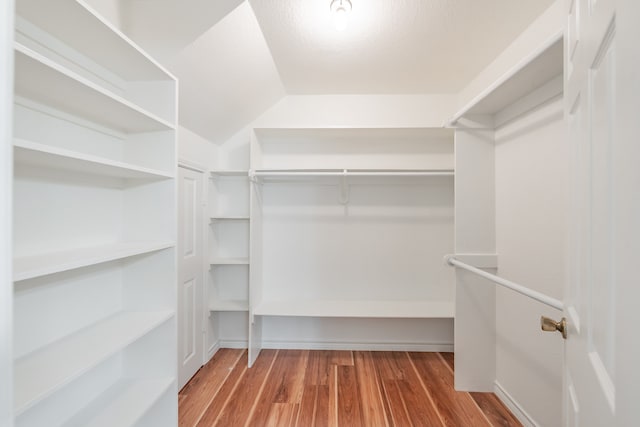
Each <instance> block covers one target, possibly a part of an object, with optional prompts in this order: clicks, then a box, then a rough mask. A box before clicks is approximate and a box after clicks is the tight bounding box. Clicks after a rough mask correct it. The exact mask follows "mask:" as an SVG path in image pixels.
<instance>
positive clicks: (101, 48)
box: [13, 0, 177, 427]
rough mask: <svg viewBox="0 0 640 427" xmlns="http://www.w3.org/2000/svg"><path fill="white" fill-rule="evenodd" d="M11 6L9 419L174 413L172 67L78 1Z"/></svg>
mask: <svg viewBox="0 0 640 427" xmlns="http://www.w3.org/2000/svg"><path fill="white" fill-rule="evenodd" d="M16 13H17V16H16V36H15V39H16V42H15V49H14V53H15V77H16V78H15V89H14V90H15V92H14V126H13V129H14V132H13V148H14V180H13V181H14V188H13V190H14V218H15V221H14V247H13V254H14V259H13V266H14V271H13V279H14V292H13V308H14V310H13V312H14V319H13V320H14V321H13V324H14V355H13V357H14V366H13V370H14V376H15V381H14V416H15V420H14V423H15V425H16V426H17V427H19V426H40V425H50V426H61V425H68V426H71V425H83V426H107V425H108V426H115V425H117V426H134V425H135V426H142V425H153V426H163V425H164V426H173V425H175V424H176V423H177V389H176V388H177V386H176V374H177V372H176V369H177V361H176V342H175V335H176V315H175V310H176V301H175V283H176V280H175V279H176V259H175V258H176V254H175V241H176V231H175V224H176V213H175V211H176V193H175V176H176V172H175V167H176V166H175V165H176V117H177V110H176V93H177V82H176V80H175V78H174V77H173V76H171V74H169V73H168V72H167V71H166V70H164V69H163V68H162V67H161V66H159V65H158V64H157V63H155V62H154V61H153V60H152V59H151V58H150V57H149V56H148V55H146V54H145V53H144V52H143V51H141V50H140V49H139V48H138V47H137V46H135V45H134V44H133V43H132V42H131V41H130V40H128V39H127V38H126V37H125V36H123V35H122V34H121V33H120V32H119V31H118V30H117V29H115V28H113V27H112V26H111V25H110V24H108V23H107V22H106V21H104V20H103V19H102V18H101V17H99V16H97V15H96V14H95V13H94V12H93V10H91V9H90V8H89V7H87V5H86V4H85V3H84V2H82V1H67V0H56V1H50V2H40V1H33V0H18V1H17V2H16ZM172 349H173V350H172ZM150 354H153V355H154V357H153V360H149V355H150Z"/></svg>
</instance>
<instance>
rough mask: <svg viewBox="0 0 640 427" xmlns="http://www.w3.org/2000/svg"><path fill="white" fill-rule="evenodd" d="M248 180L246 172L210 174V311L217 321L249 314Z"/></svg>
mask: <svg viewBox="0 0 640 427" xmlns="http://www.w3.org/2000/svg"><path fill="white" fill-rule="evenodd" d="M248 177H249V171H248V170H216V171H213V172H211V186H210V188H211V194H210V199H211V200H212V203H211V206H212V212H211V215H210V218H211V223H210V226H209V230H210V238H209V242H210V246H209V253H210V255H211V259H210V264H211V270H210V272H209V277H210V280H209V310H210V311H211V312H212V313H214V314H216V315H217V316H218V317H221V316H225V315H226V314H229V313H231V312H241V313H242V312H244V313H246V312H248V310H249V295H248V289H249V193H248V191H249V180H248ZM225 313H226V314H225ZM220 321H224V320H222V319H220ZM218 326H219V325H218Z"/></svg>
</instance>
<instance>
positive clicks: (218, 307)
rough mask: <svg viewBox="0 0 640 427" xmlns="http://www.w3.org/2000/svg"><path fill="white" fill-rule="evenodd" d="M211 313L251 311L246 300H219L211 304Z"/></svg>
mask: <svg viewBox="0 0 640 427" xmlns="http://www.w3.org/2000/svg"><path fill="white" fill-rule="evenodd" d="M209 311H249V302H248V301H246V300H217V301H213V302H211V304H209Z"/></svg>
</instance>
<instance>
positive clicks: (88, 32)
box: [16, 0, 175, 81]
mask: <svg viewBox="0 0 640 427" xmlns="http://www.w3.org/2000/svg"><path fill="white" fill-rule="evenodd" d="M16 14H17V15H19V16H21V17H22V18H24V19H26V20H27V21H29V22H31V23H32V24H34V25H36V26H38V27H39V28H41V29H42V30H44V31H46V32H48V33H49V34H51V35H52V36H53V37H55V38H57V39H58V40H61V41H62V42H64V43H65V44H67V45H68V46H70V47H72V48H73V49H75V50H77V51H78V52H80V53H82V54H83V55H84V56H86V57H88V58H90V59H91V60H92V61H94V62H96V63H98V64H101V65H102V66H103V67H105V68H109V69H110V70H113V72H114V73H115V74H117V75H119V76H120V77H121V78H122V79H124V80H126V81H155V80H174V79H175V77H173V76H172V75H171V74H170V73H169V72H168V71H167V70H165V69H164V68H163V67H162V66H161V65H159V64H158V63H157V62H156V61H155V60H154V59H152V58H151V56H149V55H148V54H147V53H145V52H144V51H143V50H141V49H140V48H139V47H138V46H137V45H136V44H135V43H133V42H132V41H131V40H130V39H129V38H128V37H127V36H125V35H124V34H123V33H122V32H121V31H120V30H119V29H118V28H116V27H115V26H113V25H112V24H111V23H109V22H108V21H107V20H106V19H104V18H102V17H101V16H100V15H99V14H98V13H97V12H95V11H93V9H92V8H91V7H90V6H88V5H87V4H86V2H85V1H82V0H80V1H55V2H54V1H45V2H43V1H41V0H20V1H19V2H16Z"/></svg>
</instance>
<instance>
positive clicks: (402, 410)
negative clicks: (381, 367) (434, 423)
mask: <svg viewBox="0 0 640 427" xmlns="http://www.w3.org/2000/svg"><path fill="white" fill-rule="evenodd" d="M382 384H383V391H384V396H385V398H386V400H387V402H388V403H389V413H390V414H391V420H392V423H391V425H396V426H398V427H402V426H412V425H413V424H412V423H411V418H409V412H407V405H406V404H405V403H404V399H403V398H402V393H401V392H400V387H399V386H398V381H397V380H383V382H382Z"/></svg>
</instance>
